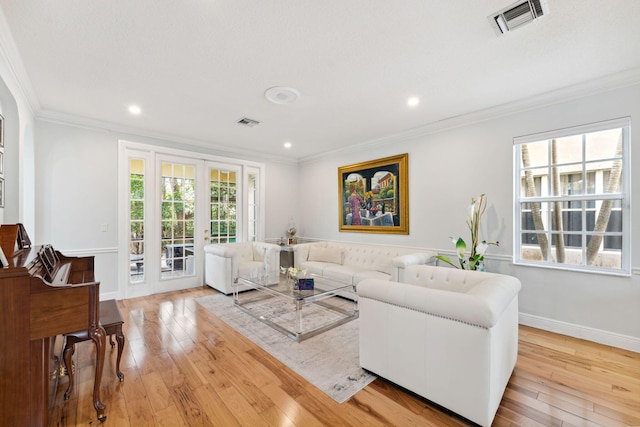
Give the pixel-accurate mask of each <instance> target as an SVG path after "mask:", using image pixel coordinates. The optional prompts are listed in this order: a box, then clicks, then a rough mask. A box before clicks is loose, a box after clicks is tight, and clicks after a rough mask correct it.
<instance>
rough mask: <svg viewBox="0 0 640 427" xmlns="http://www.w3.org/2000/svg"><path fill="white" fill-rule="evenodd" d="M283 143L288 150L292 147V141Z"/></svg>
mask: <svg viewBox="0 0 640 427" xmlns="http://www.w3.org/2000/svg"><path fill="white" fill-rule="evenodd" d="M283 145H284V148H286V149H287V150H288V149H289V148H291V143H290V142H289V141H287V142H285V143H284V144H283Z"/></svg>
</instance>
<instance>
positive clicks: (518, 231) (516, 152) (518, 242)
mask: <svg viewBox="0 0 640 427" xmlns="http://www.w3.org/2000/svg"><path fill="white" fill-rule="evenodd" d="M617 128H622V177H621V190H620V193H614V194H603V193H598V194H582V195H566V196H549V195H548V194H542V195H538V196H536V197H526V195H524V194H521V177H522V173H523V170H524V168H523V166H522V158H521V150H520V147H521V146H522V144H527V143H533V142H538V141H544V140H551V139H554V138H563V137H568V136H574V135H582V134H587V133H592V132H599V131H605V130H611V129H617ZM630 135H631V119H630V118H629V117H623V118H618V119H613V120H607V121H602V122H597V123H591V124H587V125H581V126H574V127H570V128H564V129H559V130H552V131H547V132H542V133H536V134H531V135H526V136H520V137H516V138H514V140H513V147H514V149H513V164H514V168H513V169H514V188H513V190H514V216H513V218H514V220H513V224H514V230H513V260H514V264H516V265H527V266H534V267H542V268H553V269H561V270H572V271H583V272H590V273H600V274H611V275H621V276H629V275H630V274H631V168H630V159H631V153H630V147H631V142H630V139H631V138H630ZM548 163H550V162H548ZM585 163H587V162H586V161H585V159H584V158H583V159H582V165H583V167H584V165H585ZM605 199H616V200H618V199H620V201H621V208H620V210H621V211H622V233H621V234H622V248H621V254H620V256H621V259H620V263H621V265H620V269H612V268H604V267H594V266H588V265H586V264H585V261H584V259H585V258H586V254H585V251H586V242H585V241H584V240H583V243H582V247H581V249H582V252H583V254H582V255H583V256H582V259H583V263H582V264H569V263H557V262H554V261H552V260H547V261H544V260H529V259H523V257H522V247H523V244H522V233H523V224H522V209H521V207H522V205H523V203H527V202H540V203H544V202H556V201H560V202H569V201H583V202H586V201H590V200H595V201H596V205H599V203H598V202H599V201H602V200H605ZM583 221H584V219H583ZM545 228H546V227H545ZM525 232H526V231H525ZM587 232H588V230H587ZM547 233H548V231H547ZM550 247H551V244H550Z"/></svg>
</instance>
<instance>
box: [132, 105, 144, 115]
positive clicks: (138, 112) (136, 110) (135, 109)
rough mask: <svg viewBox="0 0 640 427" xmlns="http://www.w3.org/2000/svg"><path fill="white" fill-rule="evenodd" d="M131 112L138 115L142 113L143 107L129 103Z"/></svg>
mask: <svg viewBox="0 0 640 427" xmlns="http://www.w3.org/2000/svg"><path fill="white" fill-rule="evenodd" d="M129 112H130V113H131V114H134V115H136V116H137V115H138V114H140V113H142V109H141V108H140V107H139V106H137V105H129Z"/></svg>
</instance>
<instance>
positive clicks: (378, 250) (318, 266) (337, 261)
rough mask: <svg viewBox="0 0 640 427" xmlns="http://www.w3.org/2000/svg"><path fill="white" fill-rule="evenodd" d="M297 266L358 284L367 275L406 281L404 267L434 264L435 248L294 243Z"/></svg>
mask: <svg viewBox="0 0 640 427" xmlns="http://www.w3.org/2000/svg"><path fill="white" fill-rule="evenodd" d="M293 253H294V256H293V258H294V266H295V267H296V268H301V269H304V270H307V271H308V272H309V273H312V274H316V275H318V276H323V277H327V278H331V279H335V280H338V281H341V282H345V283H350V284H352V285H357V284H358V282H360V281H362V280H364V279H380V280H394V281H399V282H402V281H404V275H405V273H404V272H405V269H406V268H407V267H408V266H409V265H415V264H435V260H436V258H435V256H436V255H437V253H436V252H435V251H428V250H420V249H414V248H402V247H396V246H383V245H373V244H363V243H343V242H324V241H323V242H313V243H302V244H299V245H296V246H294V248H293Z"/></svg>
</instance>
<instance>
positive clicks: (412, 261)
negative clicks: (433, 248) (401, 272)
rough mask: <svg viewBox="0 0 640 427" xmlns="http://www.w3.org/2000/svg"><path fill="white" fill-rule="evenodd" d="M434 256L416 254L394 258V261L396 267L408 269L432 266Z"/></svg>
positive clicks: (423, 253) (421, 253)
mask: <svg viewBox="0 0 640 427" xmlns="http://www.w3.org/2000/svg"><path fill="white" fill-rule="evenodd" d="M433 256H434V255H432V254H429V253H425V252H416V253H413V254H406V255H400V256H397V257H394V258H393V260H392V261H393V266H394V267H398V268H407V267H408V266H410V265H417V264H430V263H432V262H433Z"/></svg>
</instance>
